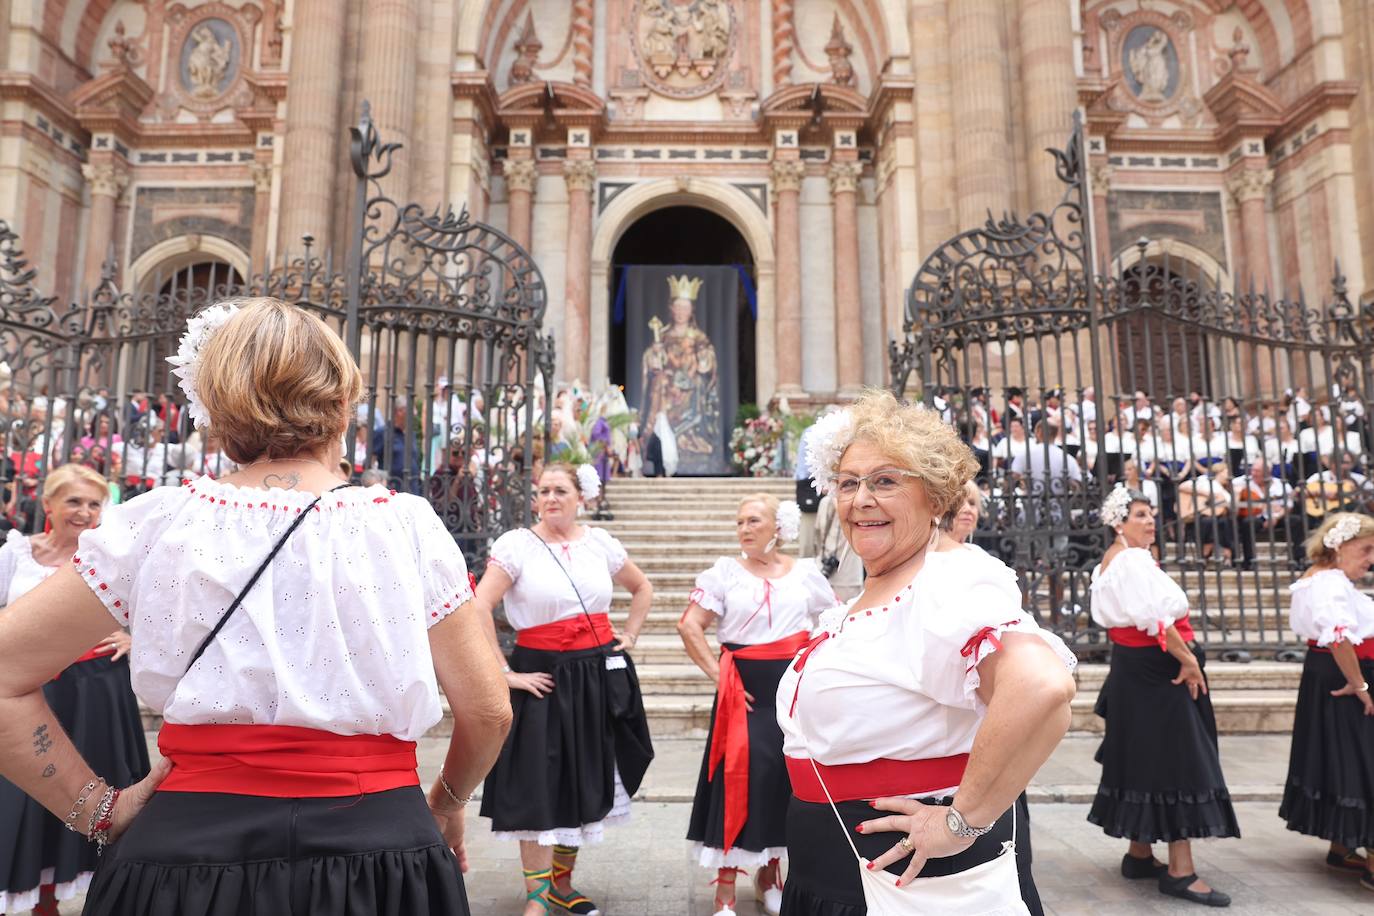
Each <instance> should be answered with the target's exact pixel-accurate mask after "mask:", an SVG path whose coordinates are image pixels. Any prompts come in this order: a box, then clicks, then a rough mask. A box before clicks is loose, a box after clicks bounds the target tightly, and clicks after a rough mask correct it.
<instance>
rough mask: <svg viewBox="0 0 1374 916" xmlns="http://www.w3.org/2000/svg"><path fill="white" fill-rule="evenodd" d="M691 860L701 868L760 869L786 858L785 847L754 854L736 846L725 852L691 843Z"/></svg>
mask: <svg viewBox="0 0 1374 916" xmlns="http://www.w3.org/2000/svg"><path fill="white" fill-rule="evenodd" d="M692 858H694V859H695V860H696V862H697V864H698V865H700V866H701V867H702V868H710V869H721V868H762V867H763V866H765V865H767V864H768V863H769V862H771V861H773V860H774V859H785V858H787V847H786V846H770V847H768V848H767V849H765V850H763V851H762V852H755V851H754V850H752V849H740V848H739V847H738V846H736V847H734V848H733V849H731V850H730V851H729V852H726V851H724V850H723V849H716V848H715V847H714V846H703V845H702V844H701V843H693V844H692Z"/></svg>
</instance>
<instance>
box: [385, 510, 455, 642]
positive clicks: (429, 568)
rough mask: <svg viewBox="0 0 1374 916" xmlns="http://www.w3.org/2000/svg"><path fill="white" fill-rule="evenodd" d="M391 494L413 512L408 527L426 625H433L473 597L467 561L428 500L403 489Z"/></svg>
mask: <svg viewBox="0 0 1374 916" xmlns="http://www.w3.org/2000/svg"><path fill="white" fill-rule="evenodd" d="M391 498H392V499H401V498H404V502H405V505H406V507H407V511H408V512H409V513H410V516H411V525H410V526H409V528H410V531H411V536H412V537H413V538H414V545H415V557H416V561H417V566H418V573H419V576H420V593H421V595H423V596H424V602H425V608H424V611H425V626H426V627H432V626H434V625H435V624H436V623H438V622H439V621H441V620H443V619H444V618H445V617H447V616H448V615H449V614H452V613H453V612H454V611H456V610H458V608H460V607H462V606H463V605H464V604H465V603H467V602H468V601H470V600H471V599H472V581H471V579H469V578H468V564H467V561H466V560H464V559H463V552H462V551H461V550H459V549H458V544H457V542H456V541H454V540H453V535H452V534H451V533H450V532H449V530H448V528H446V527H444V522H443V520H442V519H440V518H439V516H438V515H437V514H436V513H435V511H434V507H433V506H431V505H430V503H429V501H428V500H426V499H422V498H421V497H419V496H411V495H410V494H404V493H398V494H396V495H395V496H393V497H391Z"/></svg>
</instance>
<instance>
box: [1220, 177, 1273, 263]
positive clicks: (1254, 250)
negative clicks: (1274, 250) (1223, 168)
mask: <svg viewBox="0 0 1374 916" xmlns="http://www.w3.org/2000/svg"><path fill="white" fill-rule="evenodd" d="M1273 182H1274V172H1273V170H1272V169H1266V168H1258V169H1245V170H1243V171H1240V172H1237V173H1236V174H1234V175H1232V176H1231V177H1230V178H1228V179H1227V180H1226V188H1227V190H1229V191H1230V192H1231V196H1232V197H1234V198H1235V200H1236V207H1237V208H1238V209H1239V211H1240V232H1241V248H1242V249H1243V253H1242V256H1243V257H1244V259H1245V261H1244V264H1245V269H1244V273H1243V274H1241V275H1240V276H1239V277H1238V279H1239V280H1240V281H1241V285H1242V286H1248V285H1249V284H1250V283H1254V285H1255V288H1256V289H1260V290H1262V289H1264V288H1265V287H1266V286H1268V285H1269V283H1270V277H1271V274H1270V271H1269V225H1268V222H1267V217H1266V216H1265V212H1264V202H1265V200H1266V199H1267V198H1268V196H1269V185H1271V184H1273Z"/></svg>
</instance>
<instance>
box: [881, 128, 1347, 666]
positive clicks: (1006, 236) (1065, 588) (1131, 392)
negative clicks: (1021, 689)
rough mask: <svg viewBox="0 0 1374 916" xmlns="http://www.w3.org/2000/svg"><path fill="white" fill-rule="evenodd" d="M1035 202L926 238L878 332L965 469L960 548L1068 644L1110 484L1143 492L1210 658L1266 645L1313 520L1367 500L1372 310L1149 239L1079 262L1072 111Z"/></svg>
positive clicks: (1084, 617)
mask: <svg viewBox="0 0 1374 916" xmlns="http://www.w3.org/2000/svg"><path fill="white" fill-rule="evenodd" d="M1050 152H1051V153H1052V155H1053V156H1054V157H1055V163H1056V167H1057V172H1058V175H1059V178H1060V180H1061V181H1062V182H1063V183H1064V185H1065V192H1064V196H1063V198H1062V200H1061V202H1060V203H1059V204H1058V206H1056V207H1055V208H1054V210H1053V211H1051V212H1049V213H1036V214H1032V215H1031V216H1030V217H1028V218H1026V219H1024V220H1023V219H1018V218H1017V217H1015V216H1013V215H1008V216H1005V217H1003V218H1002V219H992V218H989V220H988V222H987V223H986V224H985V225H983V226H981V227H978V228H975V229H972V230H970V231H967V232H964V233H961V234H959V235H957V236H955V237H953V238H951V239H949V240H948V241H947V242H945V243H944V244H943V245H941V246H940V247H939V248H938V249H937V250H936V251H935V252H934V253H933V254H932V255H931V256H930V257H929V258H928V259H927V260H926V262H925V264H924V265H923V266H922V267H921V269H920V271H919V272H918V273H917V275H916V278H915V280H914V282H913V284H912V287H911V289H910V291H909V294H908V299H907V310H906V318H905V322H904V329H903V335H902V338H901V340H900V341H893V342H892V344H891V345H890V351H889V357H890V371H891V383H892V388H893V390H894V391H895V392H896V393H898V394H899V395H902V394H911V393H912V391H911V390H910V388H909V386H911V385H912V383H913V382H914V383H915V384H914V387H917V388H919V391H920V395H921V397H923V399H924V400H925V402H926V403H927V404H929V405H931V406H932V407H935V408H936V409H940V410H942V411H944V412H945V413H946V415H947V416H948V418H949V419H950V421H951V422H953V423H955V424H956V425H957V426H958V428H959V429H960V430H961V432H962V433H963V434H964V436H965V438H966V440H967V441H968V442H969V443H970V445H971V446H972V447H973V449H974V451H975V454H976V455H977V456H978V458H979V459H980V461H981V463H982V471H981V473H980V475H979V484H980V486H981V487H982V489H983V491H984V506H985V512H984V516H983V519H982V521H981V522H980V526H979V529H978V531H977V533H976V534H975V542H976V543H979V544H981V545H982V546H984V547H985V548H986V549H988V550H990V551H991V552H993V553H995V554H997V555H998V556H1000V557H1002V558H1003V559H1004V560H1006V562H1007V563H1008V564H1009V565H1011V566H1012V567H1013V568H1014V569H1016V571H1017V573H1018V575H1019V577H1020V579H1021V581H1022V584H1023V589H1024V592H1025V596H1026V604H1027V607H1028V609H1030V610H1031V611H1032V612H1033V613H1034V614H1035V615H1036V616H1037V618H1038V619H1039V620H1040V621H1041V622H1042V623H1043V624H1044V625H1046V626H1049V627H1051V628H1053V629H1055V630H1056V631H1057V632H1059V633H1060V635H1062V636H1063V637H1064V638H1065V639H1066V641H1068V642H1069V643H1070V644H1071V645H1073V646H1074V647H1075V649H1076V650H1077V651H1079V652H1080V653H1085V654H1091V653H1093V652H1094V651H1097V650H1101V649H1105V645H1106V641H1105V638H1104V634H1103V633H1102V632H1101V630H1100V629H1097V628H1096V627H1095V626H1093V625H1092V623H1091V620H1090V617H1089V605H1090V588H1089V585H1090V581H1091V574H1092V569H1093V567H1094V566H1095V565H1096V563H1097V562H1098V560H1099V559H1100V557H1101V556H1102V554H1103V552H1104V551H1105V550H1106V548H1107V547H1108V546H1109V537H1110V536H1111V535H1110V533H1109V532H1108V531H1107V530H1106V529H1105V528H1103V527H1102V526H1101V525H1100V524H1099V523H1098V515H1097V509H1098V506H1099V505H1100V504H1101V501H1102V497H1103V495H1104V494H1105V493H1106V492H1107V491H1108V490H1109V489H1110V488H1111V487H1114V486H1117V485H1118V484H1123V483H1125V484H1129V485H1131V486H1133V487H1136V488H1138V489H1141V490H1143V491H1146V493H1147V495H1148V496H1149V497H1150V498H1151V500H1152V502H1153V504H1154V506H1155V509H1156V525H1157V544H1156V552H1157V554H1158V557H1159V559H1160V562H1161V564H1162V565H1163V567H1164V568H1165V569H1166V571H1168V572H1169V573H1170V574H1171V575H1173V576H1174V577H1175V579H1176V580H1177V581H1178V582H1179V583H1180V585H1182V586H1183V588H1184V589H1185V591H1187V592H1188V594H1189V597H1190V599H1191V601H1192V611H1193V619H1194V623H1195V627H1196V629H1197V630H1198V633H1199V637H1200V639H1201V640H1202V641H1203V642H1205V643H1206V644H1207V645H1208V646H1210V647H1211V648H1213V649H1217V650H1220V651H1221V652H1222V654H1223V655H1227V656H1232V657H1249V656H1250V655H1251V654H1252V653H1255V652H1264V653H1266V654H1272V653H1279V654H1283V653H1285V652H1286V651H1287V650H1289V649H1290V648H1293V647H1294V645H1295V642H1296V638H1295V637H1294V636H1293V634H1292V633H1291V632H1290V631H1289V630H1288V627H1287V616H1286V612H1287V598H1286V596H1287V586H1288V584H1289V583H1290V582H1291V581H1292V580H1293V579H1294V578H1295V577H1296V576H1297V575H1298V574H1299V573H1300V570H1301V569H1302V568H1303V566H1304V565H1305V557H1304V555H1303V552H1302V549H1301V547H1302V542H1303V540H1304V539H1305V538H1306V536H1307V534H1308V533H1309V532H1310V531H1312V530H1314V529H1315V527H1316V526H1317V525H1319V524H1320V522H1321V520H1322V519H1323V518H1324V517H1325V516H1326V515H1327V514H1328V513H1330V512H1332V511H1336V510H1340V509H1354V510H1357V511H1369V510H1371V509H1374V484H1371V481H1370V477H1369V468H1370V461H1369V456H1370V454H1371V453H1372V452H1374V437H1371V425H1370V419H1369V417H1370V410H1371V407H1374V404H1371V400H1370V390H1369V381H1370V378H1371V359H1374V354H1371V343H1374V305H1371V304H1365V305H1363V306H1356V305H1355V304H1353V303H1351V301H1350V299H1349V295H1348V292H1347V290H1346V286H1345V279H1344V277H1343V276H1342V275H1341V271H1340V266H1339V264H1337V265H1336V268H1335V273H1334V276H1333V279H1332V282H1331V288H1330V291H1329V295H1328V296H1327V297H1326V298H1325V299H1324V301H1322V302H1321V303H1315V304H1312V303H1308V302H1306V301H1304V300H1303V299H1301V298H1299V299H1296V300H1289V299H1283V298H1279V297H1274V296H1272V295H1270V294H1269V293H1268V292H1264V291H1257V290H1255V289H1253V288H1252V289H1246V290H1236V289H1229V290H1228V289H1224V288H1223V286H1224V285H1225V284H1224V281H1223V279H1222V278H1221V277H1220V276H1216V275H1211V276H1209V275H1207V274H1206V273H1205V272H1204V271H1203V270H1202V269H1200V268H1199V267H1198V266H1197V265H1196V263H1195V262H1193V261H1192V260H1190V259H1189V258H1188V257H1186V256H1183V255H1181V254H1180V253H1179V252H1178V251H1177V250H1175V248H1176V247H1178V246H1174V245H1172V244H1171V243H1170V241H1169V240H1167V239H1163V240H1151V239H1141V240H1140V241H1139V242H1138V243H1137V244H1136V245H1135V246H1134V247H1133V248H1132V249H1131V250H1129V251H1127V252H1123V253H1122V254H1121V255H1120V256H1118V257H1117V258H1116V259H1115V261H1114V262H1113V263H1111V264H1110V267H1109V269H1107V270H1102V271H1099V270H1098V269H1096V266H1095V265H1097V264H1098V263H1099V262H1098V260H1097V259H1096V253H1095V252H1094V250H1093V238H1094V235H1093V233H1092V231H1091V227H1090V225H1089V220H1090V212H1091V211H1090V201H1091V197H1090V189H1089V187H1088V177H1087V169H1086V160H1085V157H1084V147H1083V134H1082V127H1081V123H1080V122H1078V121H1077V120H1076V121H1075V126H1074V130H1073V133H1072V135H1071V137H1070V139H1069V143H1068V145H1067V147H1066V148H1065V149H1064V150H1051V151H1050Z"/></svg>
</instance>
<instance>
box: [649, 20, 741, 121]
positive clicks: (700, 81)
mask: <svg viewBox="0 0 1374 916" xmlns="http://www.w3.org/2000/svg"><path fill="white" fill-rule="evenodd" d="M633 22H634V24H635V35H634V40H633V41H632V42H631V44H632V46H633V47H634V51H635V57H636V59H637V60H638V61H639V65H640V71H641V76H642V78H643V80H644V82H645V84H646V85H648V86H649V87H650V88H652V89H653V90H654V91H655V92H658V93H659V94H661V95H667V96H673V97H675V98H697V97H699V96H703V95H706V94H708V93H710V92H714V91H715V90H716V89H718V88H719V87H720V85H721V84H722V83H723V82H724V81H725V77H726V74H727V73H728V71H729V64H730V58H731V57H732V56H733V55H734V51H735V44H736V39H737V34H736V33H737V31H738V29H737V24H736V19H735V9H734V6H733V5H732V2H731V0H637V2H636V4H635V9H634V16H633Z"/></svg>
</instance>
